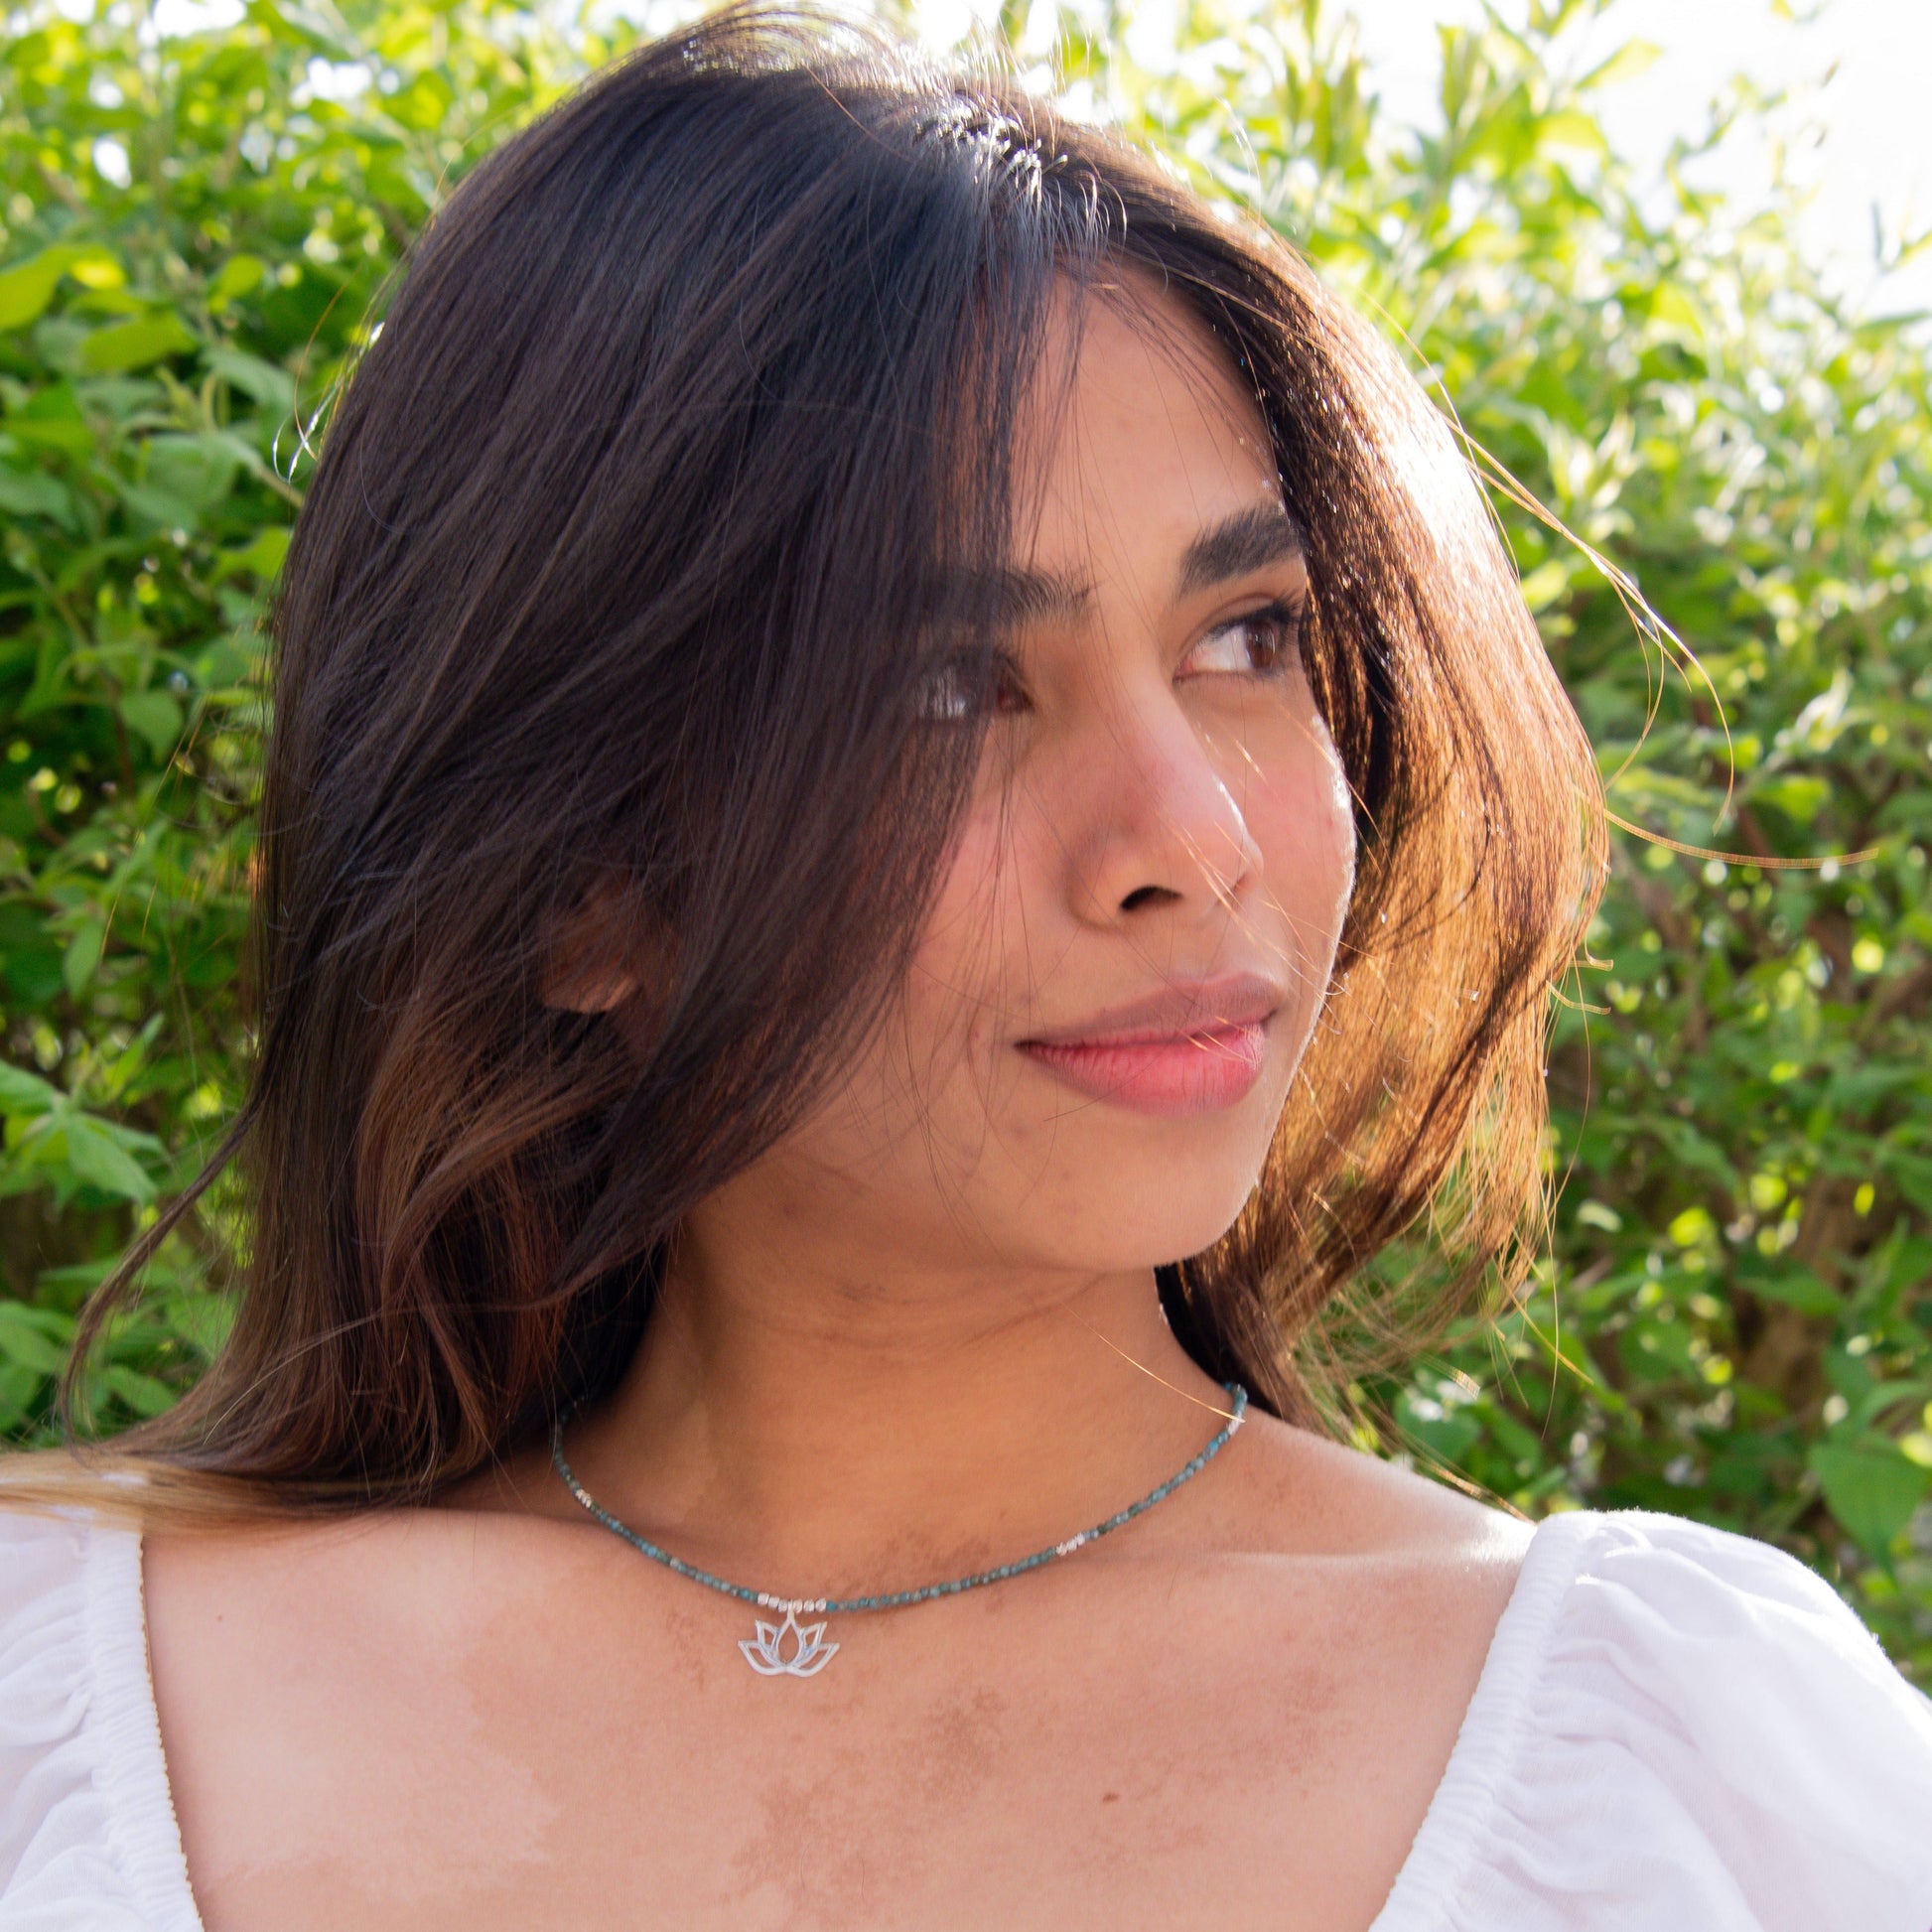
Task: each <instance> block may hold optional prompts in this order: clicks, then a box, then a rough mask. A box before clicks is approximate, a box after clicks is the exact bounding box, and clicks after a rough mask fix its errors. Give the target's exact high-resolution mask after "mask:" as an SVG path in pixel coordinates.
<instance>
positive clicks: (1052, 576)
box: [941, 503, 1303, 630]
mask: <svg viewBox="0 0 1932 1932" xmlns="http://www.w3.org/2000/svg"><path fill="white" fill-rule="evenodd" d="M1302 554H1303V544H1302V532H1301V530H1300V528H1299V527H1298V526H1297V524H1296V522H1295V519H1294V518H1293V517H1292V516H1290V515H1289V513H1288V511H1287V509H1286V508H1284V507H1283V505H1282V504H1280V503H1259V504H1257V505H1256V506H1255V507H1254V508H1252V509H1246V510H1240V511H1237V512H1236V513H1235V514H1234V515H1233V516H1229V517H1224V518H1223V519H1222V520H1221V521H1220V522H1219V523H1216V524H1214V525H1212V526H1211V527H1210V528H1208V529H1205V530H1203V531H1201V532H1200V534H1199V535H1197V536H1196V537H1195V538H1194V539H1193V541H1192V542H1191V543H1189V544H1188V546H1187V548H1186V549H1185V550H1184V551H1183V552H1182V553H1181V558H1180V569H1179V572H1178V575H1177V577H1176V580H1175V595H1176V596H1177V597H1187V596H1191V595H1192V594H1194V593H1195V592H1198V591H1205V590H1212V589H1213V588H1214V587H1215V586H1216V585H1217V584H1223V583H1226V582H1227V580H1228V579H1229V578H1231V577H1244V576H1246V575H1247V574H1248V572H1250V571H1254V570H1266V569H1268V568H1269V567H1270V566H1271V565H1274V564H1281V563H1287V562H1289V561H1291V560H1293V559H1296V558H1299V557H1301V556H1302ZM941 601H942V604H943V606H944V607H945V608H946V609H947V610H948V611H949V612H950V613H951V614H952V615H953V616H954V618H955V619H956V620H963V621H965V622H967V623H968V624H985V625H987V626H989V627H991V628H993V629H995V630H1000V629H1020V628H1022V627H1024V626H1025V625H1027V624H1030V623H1039V622H1044V621H1050V620H1052V619H1055V618H1071V617H1077V616H1078V615H1079V614H1080V613H1081V612H1082V611H1084V610H1085V609H1086V608H1087V606H1088V605H1090V604H1091V603H1092V602H1093V586H1092V585H1091V584H1088V583H1084V582H1082V581H1081V580H1080V579H1079V578H1076V577H1071V576H1068V575H1067V574H1066V573H1064V572H1062V571H1053V570H1026V569H1017V568H1013V567H1010V566H1009V567H1006V568H1002V569H995V570H971V571H964V572H961V573H960V574H959V575H958V576H956V577H954V578H953V579H952V581H951V583H950V584H949V585H948V587H947V591H946V593H945V595H944V597H943V598H942V600H941Z"/></svg>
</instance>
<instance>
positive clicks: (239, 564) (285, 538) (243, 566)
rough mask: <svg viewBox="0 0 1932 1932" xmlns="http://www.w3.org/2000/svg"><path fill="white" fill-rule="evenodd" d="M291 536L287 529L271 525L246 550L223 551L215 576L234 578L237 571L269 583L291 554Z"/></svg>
mask: <svg viewBox="0 0 1932 1932" xmlns="http://www.w3.org/2000/svg"><path fill="white" fill-rule="evenodd" d="M290 534H291V533H290V532H289V531H288V530H287V529H285V528H281V527H278V526H276V525H272V524H271V525H270V526H269V527H268V528H267V529H265V530H262V531H259V532H257V534H256V537H255V540H254V542H253V543H251V544H248V545H247V546H246V547H245V548H243V549H240V550H224V551H222V553H221V561H220V563H219V564H218V565H217V566H216V567H215V573H214V574H215V576H216V577H217V578H221V577H232V576H233V575H234V574H235V573H236V572H237V571H248V572H251V573H252V574H253V575H254V576H256V577H259V578H261V579H262V580H263V582H264V583H265V582H267V581H268V580H269V579H270V578H272V577H273V576H274V575H275V573H276V572H277V571H278V570H280V569H281V568H282V559H283V558H284V557H286V556H287V555H288V553H289V536H290Z"/></svg>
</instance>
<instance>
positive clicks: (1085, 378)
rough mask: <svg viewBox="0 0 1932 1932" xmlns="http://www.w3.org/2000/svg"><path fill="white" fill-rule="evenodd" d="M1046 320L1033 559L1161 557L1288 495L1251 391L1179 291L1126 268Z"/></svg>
mask: <svg viewBox="0 0 1932 1932" xmlns="http://www.w3.org/2000/svg"><path fill="white" fill-rule="evenodd" d="M1050 327H1051V336H1050V338H1049V342H1048V345H1047V353H1046V355H1045V356H1044V357H1043V358H1042V373H1041V376H1040V379H1039V381H1038V383H1037V385H1036V387H1035V394H1034V397H1033V398H1032V401H1031V407H1030V417H1031V421H1030V423H1029V425H1028V429H1029V434H1028V435H1027V436H1026V438H1025V442H1026V444H1027V446H1028V447H1029V448H1030V450H1031V453H1032V458H1033V461H1032V463H1031V464H1030V465H1029V466H1028V468H1029V470H1030V472H1031V477H1030V483H1031V487H1029V488H1027V489H1026V490H1025V491H1024V492H1023V514H1022V516H1021V518H1020V527H1019V530H1018V532H1017V535H1018V538H1019V545H1018V547H1019V548H1020V549H1021V550H1022V551H1023V552H1026V553H1028V554H1029V560H1030V561H1032V562H1034V563H1036V564H1048V563H1054V562H1063V563H1072V562H1075V561H1079V562H1086V563H1093V564H1101V563H1105V564H1107V565H1109V566H1111V567H1113V568H1118V567H1119V564H1120V563H1121V562H1122V561H1126V560H1130V559H1138V560H1140V561H1143V562H1145V563H1148V564H1152V563H1154V562H1156V561H1157V559H1156V556H1155V555H1154V554H1153V553H1154V552H1157V551H1158V553H1159V561H1161V562H1163V563H1165V562H1167V561H1168V560H1170V559H1171V558H1172V557H1173V555H1175V554H1177V553H1178V552H1179V551H1181V550H1182V549H1184V548H1185V547H1186V545H1187V544H1188V543H1189V542H1190V541H1191V540H1192V539H1193V538H1194V537H1195V536H1196V535H1197V534H1198V533H1199V531H1200V530H1201V529H1202V528H1204V527H1206V526H1208V525H1211V524H1215V523H1219V522H1222V521H1224V520H1225V519H1227V518H1228V517H1230V516H1234V515H1239V514H1241V513H1243V512H1247V511H1252V510H1255V509H1258V508H1260V507H1262V506H1265V505H1271V504H1278V503H1279V502H1280V501H1281V485H1280V480H1279V477H1278V474H1277V469H1276V461H1275V453H1274V448H1273V445H1272V442H1271V440H1270V438H1269V435H1268V430H1267V425H1266V424H1265V423H1264V422H1263V420H1262V416H1261V411H1260V409H1259V407H1258V406H1257V404H1256V402H1255V399H1254V397H1253V395H1252V393H1250V392H1249V391H1248V390H1247V389H1246V388H1245V387H1244V386H1243V384H1242V382H1241V381H1240V378H1239V375H1238V372H1237V370H1236V368H1235V366H1234V363H1233V361H1232V359H1231V357H1230V356H1229V354H1228V352H1227V350H1226V349H1225V348H1224V347H1223V346H1222V345H1220V344H1219V343H1217V342H1216V341H1215V340H1214V338H1213V337H1212V336H1211V335H1210V334H1209V333H1208V331H1207V329H1206V328H1205V327H1204V326H1203V325H1202V324H1201V323H1200V322H1199V321H1198V320H1197V319H1196V318H1195V317H1194V316H1193V315H1191V314H1190V313H1189V312H1188V311H1187V310H1185V309H1184V308H1182V307H1181V306H1180V305H1179V304H1178V303H1176V302H1174V301H1173V300H1172V298H1170V297H1167V296H1164V295H1163V294H1161V293H1160V291H1159V290H1157V289H1155V288H1154V287H1152V285H1147V284H1143V283H1142V282H1141V281H1140V279H1139V278H1138V277H1134V278H1122V279H1121V280H1119V281H1117V282H1115V283H1114V284H1113V285H1112V286H1111V287H1108V288H1105V289H1099V290H1095V291H1092V292H1090V293H1088V294H1087V295H1086V296H1085V298H1084V300H1082V301H1081V302H1080V304H1079V306H1078V308H1077V309H1076V308H1075V306H1074V303H1073V301H1072V300H1071V299H1069V300H1067V301H1065V302H1063V303H1062V304H1061V305H1059V307H1058V308H1057V309H1056V310H1055V312H1054V314H1053V317H1052V321H1051V325H1050ZM1028 499H1030V500H1028ZM1103 553H1111V554H1103Z"/></svg>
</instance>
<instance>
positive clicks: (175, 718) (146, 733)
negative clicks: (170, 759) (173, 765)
mask: <svg viewBox="0 0 1932 1932" xmlns="http://www.w3.org/2000/svg"><path fill="white" fill-rule="evenodd" d="M121 717H122V718H123V719H124V720H125V721H126V723H127V728H128V730H129V731H131V732H134V733H136V734H137V735H138V736H139V737H141V738H144V739H146V740H147V743H148V747H149V749H150V750H151V751H152V752H153V753H154V755H155V757H156V758H158V759H165V758H166V757H167V756H168V755H169V754H170V753H171V752H172V751H173V750H174V749H175V747H176V746H177V745H178V744H180V743H181V728H182V713H181V706H180V705H179V704H177V703H176V702H175V700H174V699H173V698H171V697H170V696H169V695H168V693H167V692H165V691H129V692H128V693H126V695H125V696H123V697H122V699H121Z"/></svg>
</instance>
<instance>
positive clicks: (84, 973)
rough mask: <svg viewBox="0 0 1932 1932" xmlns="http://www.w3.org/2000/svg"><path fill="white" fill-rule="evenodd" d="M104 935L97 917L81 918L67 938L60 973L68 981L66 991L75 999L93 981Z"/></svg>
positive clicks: (103, 929)
mask: <svg viewBox="0 0 1932 1932" xmlns="http://www.w3.org/2000/svg"><path fill="white" fill-rule="evenodd" d="M105 937H106V928H105V926H104V925H103V924H102V923H101V921H100V920H99V919H82V920H81V921H80V923H79V924H78V925H77V926H75V927H74V929H73V934H72V936H71V937H70V938H69V940H68V949H67V952H66V954H65V955H64V956H63V958H62V961H61V975H62V977H63V978H64V979H65V980H66V981H67V983H68V991H69V993H70V994H72V996H73V997H74V998H75V999H76V1000H77V999H79V997H80V996H81V994H83V993H84V992H85V991H86V990H87V988H88V986H89V985H90V984H91V983H92V981H93V977H94V971H95V968H97V967H98V966H99V964H100V948H101V944H102V942H103V940H104V939H105Z"/></svg>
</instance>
